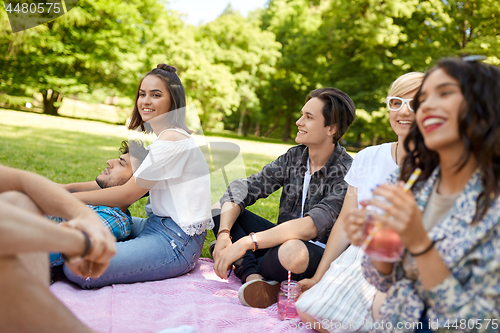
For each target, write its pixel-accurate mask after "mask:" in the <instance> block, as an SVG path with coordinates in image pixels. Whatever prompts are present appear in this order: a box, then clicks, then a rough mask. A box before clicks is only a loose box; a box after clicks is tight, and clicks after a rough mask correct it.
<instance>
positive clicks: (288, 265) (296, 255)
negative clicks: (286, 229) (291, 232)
mask: <svg viewBox="0 0 500 333" xmlns="http://www.w3.org/2000/svg"><path fill="white" fill-rule="evenodd" d="M278 258H279V261H280V263H281V265H282V266H283V267H284V268H285V269H286V270H289V271H291V272H293V273H295V274H300V273H303V272H304V271H305V270H306V269H307V266H308V265H309V251H308V250H307V247H306V246H305V245H304V243H303V242H302V241H301V240H298V239H292V240H289V241H286V242H284V243H283V244H281V246H280V248H279V250H278Z"/></svg>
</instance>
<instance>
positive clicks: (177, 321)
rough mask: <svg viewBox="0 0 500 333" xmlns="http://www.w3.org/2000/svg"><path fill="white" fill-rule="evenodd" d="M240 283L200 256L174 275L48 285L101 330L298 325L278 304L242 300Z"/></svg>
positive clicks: (281, 329) (203, 332)
mask: <svg viewBox="0 0 500 333" xmlns="http://www.w3.org/2000/svg"><path fill="white" fill-rule="evenodd" d="M240 286H241V282H240V281H239V279H238V278H236V277H235V276H234V275H231V276H230V277H229V279H228V280H227V281H224V280H221V279H219V278H218V277H217V276H216V275H215V273H214V270H213V260H211V259H205V258H201V259H200V260H199V261H198V264H197V265H196V267H195V269H194V270H193V271H191V272H190V273H188V274H186V275H183V276H180V277H177V278H174V279H167V280H163V281H153V282H143V283H134V284H116V285H112V286H109V287H104V288H100V289H94V290H82V289H80V288H79V287H76V286H75V285H73V284H70V283H67V282H56V283H54V284H53V285H52V286H51V287H50V289H51V291H52V292H53V293H54V294H55V295H56V296H57V297H58V298H59V299H60V300H61V301H62V302H63V303H64V304H65V305H66V306H67V307H68V308H69V309H70V310H71V311H72V312H73V313H74V314H75V315H76V316H77V317H78V318H79V319H80V320H81V321H82V322H83V323H85V324H86V325H88V326H89V327H90V328H91V329H93V330H95V331H97V332H100V333H104V332H106V333H107V332H111V333H113V332H116V333H127V332H131V333H143V332H144V333H146V332H148V333H149V332H158V331H160V330H162V329H165V328H169V327H177V326H181V325H189V326H192V327H194V328H195V329H196V332H200V333H210V332H217V333H218V332H245V333H251V332H255V333H262V332H271V333H286V332H295V331H297V330H299V329H298V328H297V327H298V326H299V325H298V322H299V320H298V319H297V320H291V321H290V320H285V321H280V320H278V318H277V311H278V309H277V305H276V304H274V305H272V306H270V307H268V308H267V309H255V308H250V307H246V306H243V305H241V304H240V301H239V300H238V288H239V287H240ZM300 326H302V327H303V326H304V324H302V325H300ZM300 331H301V332H314V331H312V330H307V329H301V330H300Z"/></svg>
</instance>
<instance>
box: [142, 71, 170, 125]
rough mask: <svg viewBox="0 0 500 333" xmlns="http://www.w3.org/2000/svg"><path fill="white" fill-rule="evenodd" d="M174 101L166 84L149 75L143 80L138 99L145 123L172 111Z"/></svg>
mask: <svg viewBox="0 0 500 333" xmlns="http://www.w3.org/2000/svg"><path fill="white" fill-rule="evenodd" d="M171 106H172V101H171V100H170V93H169V91H168V89H167V87H166V85H165V83H164V82H163V81H162V80H161V79H160V78H159V77H157V76H154V75H148V76H146V77H145V78H144V80H142V83H141V87H140V88H139V96H138V98H137V108H138V110H139V113H140V115H141V118H142V120H143V121H144V122H147V121H150V120H151V119H153V118H155V117H157V116H159V115H162V114H165V113H167V112H169V111H170V109H171Z"/></svg>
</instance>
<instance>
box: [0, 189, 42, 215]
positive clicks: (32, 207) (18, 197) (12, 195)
mask: <svg viewBox="0 0 500 333" xmlns="http://www.w3.org/2000/svg"><path fill="white" fill-rule="evenodd" d="M0 200H2V201H4V202H6V203H9V204H11V205H13V206H16V207H22V208H23V209H25V210H29V211H31V212H34V213H38V214H41V211H40V209H39V208H38V206H37V205H36V204H35V203H34V202H33V200H31V198H30V197H29V196H27V195H26V194H24V193H21V192H17V191H7V192H3V193H0Z"/></svg>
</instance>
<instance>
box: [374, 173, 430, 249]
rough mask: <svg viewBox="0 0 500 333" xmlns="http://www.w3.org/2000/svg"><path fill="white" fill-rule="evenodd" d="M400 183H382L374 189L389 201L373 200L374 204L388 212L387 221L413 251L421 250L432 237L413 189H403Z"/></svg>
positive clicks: (375, 193) (375, 192)
mask: <svg viewBox="0 0 500 333" xmlns="http://www.w3.org/2000/svg"><path fill="white" fill-rule="evenodd" d="M403 187H404V183H403V182H400V184H399V185H397V186H396V185H389V184H382V185H380V186H379V187H377V188H376V189H375V190H373V194H374V195H380V196H382V197H384V198H385V199H386V200H387V201H388V203H386V202H381V201H378V200H373V201H372V203H371V204H372V205H375V206H377V207H379V208H381V209H383V210H384V211H385V212H386V213H387V218H386V219H385V223H387V225H388V226H389V227H390V228H392V229H393V230H394V231H396V232H397V233H398V234H399V235H400V236H401V241H402V242H403V245H404V246H405V247H406V248H407V249H408V250H409V251H410V252H411V253H416V252H420V251H421V249H422V248H425V247H427V246H428V244H429V242H430V239H429V237H428V236H427V232H426V231H425V229H424V226H423V223H422V213H421V212H420V209H419V208H418V206H417V202H416V201H415V197H414V196H413V193H412V192H411V191H407V192H405V191H404V190H403Z"/></svg>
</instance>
